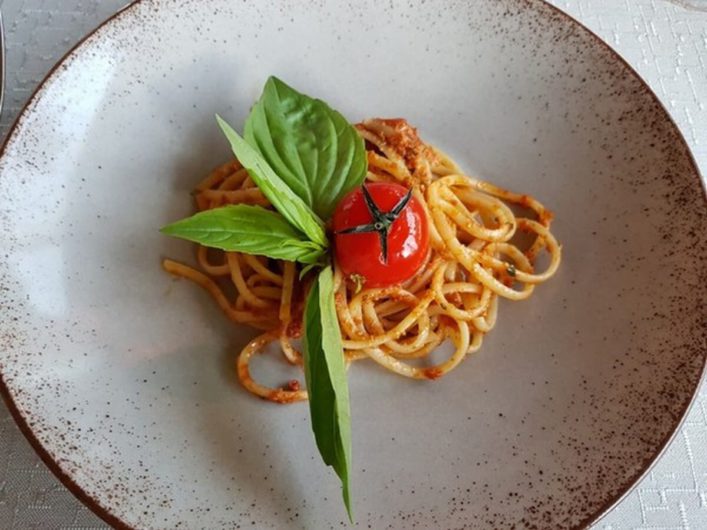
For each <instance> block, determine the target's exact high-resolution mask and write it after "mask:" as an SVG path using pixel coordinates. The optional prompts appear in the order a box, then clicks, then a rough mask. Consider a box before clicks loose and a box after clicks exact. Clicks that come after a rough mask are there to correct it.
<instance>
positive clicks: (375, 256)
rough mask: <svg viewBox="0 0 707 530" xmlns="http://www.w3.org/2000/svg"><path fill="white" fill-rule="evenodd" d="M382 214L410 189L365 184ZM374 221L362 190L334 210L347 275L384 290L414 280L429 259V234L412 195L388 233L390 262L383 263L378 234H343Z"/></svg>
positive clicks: (336, 249)
mask: <svg viewBox="0 0 707 530" xmlns="http://www.w3.org/2000/svg"><path fill="white" fill-rule="evenodd" d="M366 189H367V190H368V192H369V194H370V195H371V197H372V198H373V201H374V202H375V203H376V206H378V209H379V210H381V211H382V212H390V211H391V210H392V209H393V208H394V207H395V205H396V204H398V202H399V201H400V200H401V199H402V198H403V197H405V195H406V194H407V193H408V189H407V188H405V187H403V186H401V185H399V184H392V183H386V182H374V183H369V184H366ZM372 222H373V218H372V216H371V213H370V212H369V210H368V207H367V206H366V202H365V198H364V196H363V192H362V191H361V188H357V189H355V190H353V191H351V192H350V193H349V194H348V195H346V196H345V197H344V198H343V199H342V200H341V202H340V203H339V204H338V205H337V207H336V209H335V210H334V215H333V218H332V225H333V229H334V234H335V235H334V252H335V255H336V260H337V263H338V265H339V267H340V268H341V270H342V272H343V273H344V275H346V276H347V277H348V276H361V277H363V278H364V280H365V283H364V286H365V287H383V286H387V285H393V284H397V283H402V282H404V281H406V280H409V279H410V278H412V277H413V276H414V275H415V273H416V272H417V271H418V270H419V269H420V267H421V266H422V265H423V264H424V262H425V260H426V259H427V255H428V251H429V231H428V226H427V216H426V215H425V210H424V208H423V207H422V205H421V204H420V202H419V201H418V200H417V199H416V198H415V197H414V196H413V197H412V198H411V199H410V202H408V204H407V205H406V206H405V208H404V209H403V211H402V212H401V213H400V215H399V216H398V218H397V219H395V221H393V224H392V225H391V226H390V228H389V231H388V261H387V263H386V262H384V260H383V252H382V248H381V243H380V237H379V235H378V233H377V232H366V233H359V234H340V233H339V232H340V231H342V230H345V229H349V228H353V227H355V226H359V225H364V224H369V223H372Z"/></svg>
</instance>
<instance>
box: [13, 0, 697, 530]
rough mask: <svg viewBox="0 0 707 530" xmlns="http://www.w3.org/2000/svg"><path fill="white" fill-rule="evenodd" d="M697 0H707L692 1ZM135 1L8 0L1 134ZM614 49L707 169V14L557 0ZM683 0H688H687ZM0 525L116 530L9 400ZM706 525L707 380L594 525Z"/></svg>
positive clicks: (648, 3)
mask: <svg viewBox="0 0 707 530" xmlns="http://www.w3.org/2000/svg"><path fill="white" fill-rule="evenodd" d="M690 1H691V2H692V3H694V4H698V3H699V1H702V2H705V1H706V0H699V1H695V0H690ZM125 3H126V0H61V2H58V1H56V0H4V1H2V0H0V8H2V14H3V17H4V19H5V27H6V31H7V35H6V39H7V44H6V46H7V71H8V79H7V87H6V89H7V92H6V100H5V101H6V103H5V105H6V106H5V108H4V110H3V112H2V117H1V118H0V137H2V138H4V137H5V135H6V133H7V131H8V129H9V127H10V125H11V124H12V122H13V121H14V119H15V118H16V116H17V114H18V113H19V112H20V110H21V109H22V107H23V105H24V103H25V102H26V100H27V99H28V98H29V96H30V95H31V94H32V92H33V91H34V89H35V88H36V86H37V85H38V84H39V82H40V81H41V80H42V79H43V78H44V76H45V75H46V73H47V71H49V69H50V68H51V67H52V66H53V65H54V63H56V61H57V60H59V58H61V56H63V54H64V53H65V52H66V51H67V50H68V49H69V48H70V47H71V46H73V45H74V44H75V43H76V42H77V41H78V40H79V39H81V37H83V36H84V35H85V34H86V33H87V32H89V31H90V30H91V29H93V28H94V27H95V26H96V25H98V24H99V23H100V22H101V21H103V20H104V19H106V18H107V17H109V16H110V15H111V14H113V13H114V12H115V11H116V10H118V9H119V8H120V7H122V6H123V5H124V4H125ZM551 3H553V4H555V5H556V6H558V7H560V8H561V9H563V10H565V11H567V12H568V13H569V14H571V15H573V16H574V17H575V18H577V19H579V20H580V21H581V22H583V23H584V24H585V25H587V26H588V27H589V28H590V29H592V30H593V31H594V32H595V33H597V34H598V35H599V36H600V37H602V38H603V39H604V40H606V41H607V42H608V43H609V44H610V45H611V46H612V47H613V48H615V49H616V50H617V51H618V52H619V53H620V54H621V55H622V56H623V57H624V58H625V59H626V60H627V61H628V62H629V63H630V64H631V65H632V66H633V67H634V68H636V70H637V71H638V72H639V74H641V76H642V77H643V78H644V79H645V80H646V81H647V82H648V84H649V85H650V86H651V87H652V88H653V90H655V92H656V93H657V95H658V96H659V97H660V99H661V100H662V101H663V103H664V104H665V105H666V107H667V108H668V110H669V112H670V113H671V114H672V116H673V118H674V119H675V120H676V122H677V123H678V126H679V127H680V129H681V130H682V132H683V134H684V135H685V137H686V138H687V141H688V143H689V144H690V147H691V148H692V151H693V153H694V155H695V158H696V159H697V163H698V164H699V166H700V168H701V171H702V174H703V175H707V12H699V11H695V10H692V9H688V8H686V7H684V6H681V5H674V4H672V3H669V2H668V1H667V0H551ZM678 3H680V2H679V1H678ZM0 528H5V529H13V530H14V529H21V530H27V529H35V528H36V529H42V530H45V529H47V530H48V529H66V530H89V529H91V530H93V529H104V528H108V527H107V525H106V524H105V523H103V522H102V521H101V520H100V519H99V518H98V517H96V516H95V515H93V513H92V512H91V511H90V510H89V509H88V508H86V507H85V506H83V505H82V504H81V503H80V502H79V501H78V500H77V499H76V498H75V497H73V496H72V494H71V493H69V492H68V491H67V490H66V489H65V488H64V487H63V486H62V485H61V483H60V482H59V481H58V480H57V479H56V478H55V477H54V475H52V474H51V472H50V471H49V470H48V469H47V468H46V467H45V466H44V464H43V463H42V462H41V461H40V460H39V458H38V457H37V455H36V454H35V453H34V452H33V450H32V448H31V447H30V446H29V444H28V443H27V441H26V440H25V439H24V437H23V436H22V434H21V433H20V431H19V430H18V428H17V426H16V425H15V424H14V422H13V420H12V418H11V417H10V415H9V413H8V411H7V409H6V408H5V406H4V405H0ZM599 529H601V530H619V529H640V530H648V529H650V530H699V529H707V386H706V385H704V384H703V385H702V388H701V391H700V394H699V396H698V399H697V401H696V403H695V405H694V407H693V409H692V411H691V413H690V415H689V417H688V418H687V421H686V422H685V424H684V425H683V427H682V429H681V430H680V432H679V433H678V434H677V436H676V437H675V439H674V441H673V443H672V444H671V445H670V447H669V448H668V449H667V451H666V452H665V454H664V455H663V456H662V457H661V459H660V460H659V462H658V463H657V465H656V466H655V467H654V469H653V470H652V471H651V472H650V474H649V475H648V476H647V477H646V478H645V479H644V480H643V481H642V482H641V483H640V484H639V486H638V487H637V488H636V489H635V490H634V491H633V492H632V493H631V494H629V495H628V496H627V497H626V498H625V499H624V500H623V501H622V502H621V503H620V504H619V505H618V506H617V507H616V508H615V509H614V510H613V511H612V512H610V513H609V514H607V515H606V517H604V519H602V520H601V521H600V522H599V523H597V525H596V526H595V530H599Z"/></svg>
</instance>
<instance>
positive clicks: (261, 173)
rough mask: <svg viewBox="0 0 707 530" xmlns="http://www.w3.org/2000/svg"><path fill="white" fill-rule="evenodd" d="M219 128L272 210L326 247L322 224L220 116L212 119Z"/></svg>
mask: <svg viewBox="0 0 707 530" xmlns="http://www.w3.org/2000/svg"><path fill="white" fill-rule="evenodd" d="M216 120H217V121H218V124H219V126H220V127H221V129H222V130H223V133H224V134H225V135H226V138H227V139H228V141H229V142H230V143H231V149H233V154H235V155H236V158H238V160H239V162H240V163H241V164H243V167H244V168H246V170H247V171H248V174H249V175H250V177H251V178H252V179H253V181H254V182H255V183H256V184H257V186H258V188H260V191H262V192H263V195H265V196H266V197H267V198H268V200H269V201H270V203H271V204H272V205H273V206H274V207H275V209H276V210H277V211H278V212H280V213H281V214H282V216H283V217H284V218H285V219H287V220H288V221H289V222H290V224H292V226H294V227H295V228H297V229H299V230H300V231H301V232H303V233H305V234H306V235H307V237H308V238H309V239H310V240H311V241H313V242H314V243H317V244H319V245H321V246H323V247H326V246H328V245H329V242H328V241H327V238H326V233H325V232H324V223H323V222H322V220H321V219H319V217H317V215H316V214H315V213H314V212H313V211H312V210H311V208H309V206H307V205H306V204H305V203H304V201H302V199H300V198H299V197H298V196H297V195H295V193H294V192H293V191H292V190H291V189H290V188H289V187H288V185H287V184H285V182H283V181H282V179H281V178H280V177H279V176H278V175H277V173H275V172H274V171H273V170H272V168H271V167H270V166H269V165H268V163H267V162H266V161H265V160H264V159H263V157H262V156H260V154H259V153H258V152H257V151H256V150H255V149H253V148H252V147H251V146H250V145H248V143H247V142H246V141H245V140H244V139H243V138H241V137H240V136H239V134H238V133H237V132H236V131H235V130H233V128H232V127H231V126H230V125H229V124H228V123H226V122H225V121H224V120H223V119H222V118H221V117H220V116H218V115H217V116H216Z"/></svg>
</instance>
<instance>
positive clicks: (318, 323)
mask: <svg viewBox="0 0 707 530" xmlns="http://www.w3.org/2000/svg"><path fill="white" fill-rule="evenodd" d="M304 319H305V327H304V341H303V345H304V348H303V350H304V375H305V379H306V381H307V392H308V393H309V410H310V414H311V416H312V430H313V431H314V438H315V439H316V442H317V447H318V448H319V452H320V453H321V455H322V458H323V459H324V463H325V464H327V465H329V466H332V467H333V468H334V471H335V472H336V474H337V475H338V476H339V478H340V479H341V484H342V493H343V498H344V504H345V505H346V510H347V512H348V514H349V518H350V519H351V520H352V521H353V517H352V515H351V495H350V479H349V471H350V469H351V413H350V410H349V387H348V382H347V380H346V364H345V362H344V350H343V347H342V343H341V331H340V330H339V321H338V319H337V317H336V308H335V305H334V276H333V273H332V269H331V266H327V267H326V268H324V269H322V271H321V272H320V273H319V276H318V278H317V281H316V282H314V285H313V286H312V289H311V290H310V292H309V295H308V297H307V304H306V306H305V315H304Z"/></svg>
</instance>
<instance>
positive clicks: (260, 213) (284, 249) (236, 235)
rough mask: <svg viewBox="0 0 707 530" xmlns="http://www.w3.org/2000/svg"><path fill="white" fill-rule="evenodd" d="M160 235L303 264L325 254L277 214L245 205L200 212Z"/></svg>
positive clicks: (311, 262) (323, 250) (167, 227)
mask: <svg viewBox="0 0 707 530" xmlns="http://www.w3.org/2000/svg"><path fill="white" fill-rule="evenodd" d="M162 233H164V234H167V235H170V236H171V235H175V236H177V237H181V238H182V239H188V240H189V241H194V242H196V243H201V244H202V245H205V246H207V247H213V248H220V249H221V250H226V251H229V252H244V253H246V254H259V255H261V256H267V257H269V258H275V259H284V260H287V261H298V262H300V263H306V264H315V263H319V262H320V261H321V260H322V258H323V257H324V254H325V252H326V251H325V249H323V248H322V247H321V246H320V245H318V244H317V243H314V242H313V241H310V240H309V239H307V238H306V237H305V236H304V234H302V232H299V231H298V230H297V229H295V228H294V227H293V226H292V225H291V224H290V223H288V222H287V221H286V220H285V218H284V217H283V216H282V215H280V214H279V213H276V212H273V211H271V210H266V209H265V208H262V207H260V206H250V205H247V204H236V205H231V206H224V207H222V208H214V209H213V210H206V211H204V212H199V213H197V214H195V215H192V216H191V217H189V218H187V219H182V220H181V221H177V222H176V223H172V224H171V225H167V226H165V227H164V228H162Z"/></svg>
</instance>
